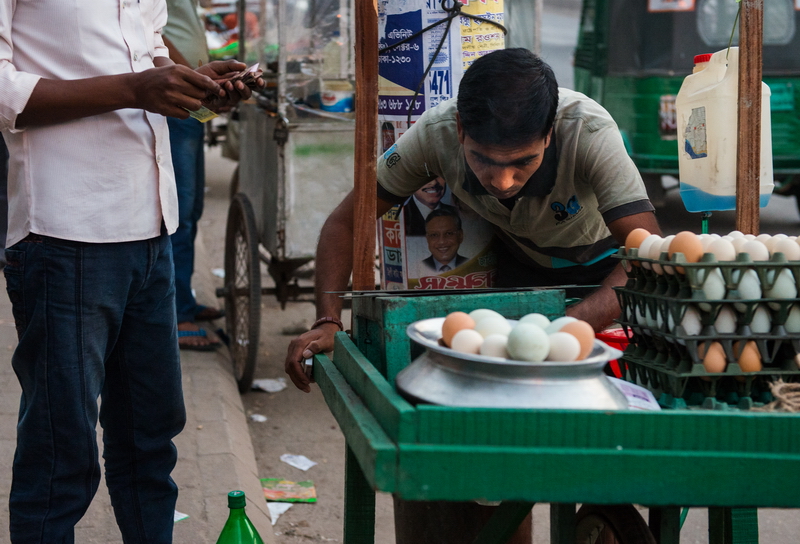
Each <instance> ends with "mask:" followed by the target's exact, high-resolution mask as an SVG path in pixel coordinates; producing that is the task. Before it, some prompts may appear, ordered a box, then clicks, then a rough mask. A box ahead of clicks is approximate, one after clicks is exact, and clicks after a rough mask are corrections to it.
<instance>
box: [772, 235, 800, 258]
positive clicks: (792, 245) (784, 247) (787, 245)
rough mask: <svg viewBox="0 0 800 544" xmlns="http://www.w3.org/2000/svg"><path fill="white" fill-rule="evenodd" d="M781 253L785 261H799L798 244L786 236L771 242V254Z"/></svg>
mask: <svg viewBox="0 0 800 544" xmlns="http://www.w3.org/2000/svg"><path fill="white" fill-rule="evenodd" d="M776 253H783V256H784V257H785V258H786V260H787V261H800V245H797V242H795V241H794V240H790V239H788V238H783V239H781V240H778V241H777V242H775V243H774V244H772V255H775V254H776Z"/></svg>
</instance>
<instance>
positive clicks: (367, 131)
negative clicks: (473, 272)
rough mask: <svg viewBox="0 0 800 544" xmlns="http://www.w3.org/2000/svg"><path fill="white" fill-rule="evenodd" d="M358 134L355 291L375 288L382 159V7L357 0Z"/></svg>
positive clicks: (369, 1)
mask: <svg viewBox="0 0 800 544" xmlns="http://www.w3.org/2000/svg"><path fill="white" fill-rule="evenodd" d="M355 5H356V17H355V24H356V42H355V49H356V50H355V57H356V93H355V98H356V103H355V109H356V134H355V173H354V176H353V191H354V196H355V208H354V211H355V213H354V217H353V231H354V233H355V240H354V242H353V290H354V291H365V290H372V289H374V288H375V232H376V230H375V214H376V211H375V202H376V179H377V178H376V167H377V159H378V4H377V2H376V1H375V0H356V3H355Z"/></svg>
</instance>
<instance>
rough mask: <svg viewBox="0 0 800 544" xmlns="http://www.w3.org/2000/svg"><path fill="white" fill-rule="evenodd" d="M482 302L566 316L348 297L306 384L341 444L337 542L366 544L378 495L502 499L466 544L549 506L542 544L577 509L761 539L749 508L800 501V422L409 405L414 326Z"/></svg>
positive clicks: (545, 308) (502, 300) (549, 294)
mask: <svg viewBox="0 0 800 544" xmlns="http://www.w3.org/2000/svg"><path fill="white" fill-rule="evenodd" d="M481 307H489V308H492V309H495V310H497V311H499V312H500V313H502V314H503V315H505V316H507V317H509V318H518V317H521V316H522V315H524V314H526V313H530V312H534V311H536V312H540V313H543V314H545V315H548V316H549V317H551V318H552V317H556V316H559V315H563V314H564V309H565V303H564V294H563V291H561V290H533V291H515V292H494V293H475V294H463V295H448V296H391V295H388V294H383V295H375V296H369V297H355V298H354V300H353V316H354V320H353V331H352V339H351V337H349V336H348V335H347V334H345V333H339V334H338V336H337V338H336V347H335V350H334V354H333V360H332V361H331V360H330V359H329V358H327V357H325V356H323V355H318V356H316V359H315V365H314V377H315V379H316V381H317V383H318V384H319V386H320V388H321V390H322V392H323V394H324V396H325V399H326V401H327V403H328V406H329V407H330V409H331V411H332V413H333V415H334V416H335V417H336V419H337V421H338V423H339V425H340V427H341V429H342V431H343V433H344V435H345V438H346V441H347V462H346V474H345V487H346V490H345V516H344V542H345V543H346V544H360V543H372V542H374V522H375V515H374V508H375V491H383V492H388V493H392V494H394V495H395V496H397V497H399V498H402V499H404V500H420V501H439V500H445V501H469V500H477V499H483V500H489V501H503V502H502V505H501V507H500V508H498V509H497V512H496V514H495V515H494V517H493V518H492V519H491V520H490V522H489V524H488V525H487V527H486V529H485V530H484V531H483V532H482V534H481V535H479V537H478V539H477V540H476V541H475V542H480V543H486V544H488V543H497V544H500V543H502V542H505V540H506V539H507V538H508V536H509V535H510V534H511V533H513V531H514V529H515V527H516V526H517V525H518V524H519V522H520V521H521V520H522V518H523V517H524V516H525V515H526V514H527V512H529V511H530V508H531V506H532V505H533V503H536V502H546V503H550V505H551V507H550V511H551V514H550V515H551V542H552V543H553V544H556V543H557V544H574V543H575V542H576V522H575V512H576V504H578V503H590V504H601V505H602V504H606V505H612V504H640V505H646V506H648V507H649V509H650V520H649V521H650V530H651V532H652V533H653V535H654V537H655V540H656V541H657V542H659V543H660V544H673V543H677V542H679V532H680V516H681V507H691V506H702V507H709V541H710V542H711V543H712V544H743V543H750V542H754V543H755V542H757V541H758V535H757V518H756V515H755V513H756V510H755V508H757V507H800V493H798V490H800V417H797V416H795V415H791V414H785V413H766V412H751V411H736V410H731V411H724V412H723V411H711V410H699V409H682V410H678V409H676V410H664V411H660V412H642V411H634V410H630V411H619V412H603V411H580V410H515V409H478V408H452V407H442V406H433V405H417V406H413V405H411V404H410V403H408V402H407V401H406V400H404V399H403V397H402V396H400V395H399V394H398V393H397V391H396V390H395V387H394V378H395V376H396V375H397V373H398V372H399V371H400V370H401V369H402V368H404V367H405V366H406V365H407V364H409V363H410V361H412V360H413V358H414V357H415V356H416V354H417V353H418V351H417V349H418V347H417V346H414V345H411V343H410V341H409V339H408V337H407V335H406V332H405V329H406V327H407V326H408V324H409V323H412V322H414V321H417V320H419V319H424V318H429V317H437V316H443V315H446V314H447V313H448V312H451V311H455V310H462V311H467V312H469V311H471V310H473V309H476V308H481Z"/></svg>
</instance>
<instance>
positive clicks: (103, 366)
mask: <svg viewBox="0 0 800 544" xmlns="http://www.w3.org/2000/svg"><path fill="white" fill-rule="evenodd" d="M166 20H167V9H166V4H165V2H164V0H123V1H121V2H93V1H90V0H73V1H69V2H64V1H63V0H36V1H31V0H0V130H2V132H3V136H4V138H5V140H6V143H7V144H8V147H9V151H10V155H11V157H12V159H11V163H10V171H9V190H8V192H9V232H8V244H7V248H8V249H7V251H6V258H7V260H8V261H9V264H8V265H7V266H6V268H5V274H6V287H7V290H8V294H9V298H10V299H11V301H12V304H13V312H14V318H15V323H16V327H17V332H18V335H19V344H18V346H17V349H16V351H15V352H14V356H13V359H12V364H13V366H14V370H15V372H16V374H17V376H18V378H19V381H20V385H21V386H22V400H21V402H20V414H19V423H18V426H17V451H16V455H15V458H14V474H13V482H12V486H11V494H10V500H9V511H10V528H11V541H12V542H14V543H17V542H20V543H22V542H24V543H26V544H28V543H35V542H40V543H48V544H51V543H62V542H63V543H68V542H73V541H74V526H75V524H76V523H77V521H78V520H79V519H80V518H81V517H82V516H83V514H84V513H85V511H86V509H87V508H88V506H89V504H90V503H91V500H92V497H93V496H94V493H95V492H96V490H97V486H98V483H99V478H100V471H101V467H100V464H99V462H98V451H97V441H96V436H95V426H96V423H97V420H98V406H97V399H98V397H102V402H101V404H100V410H99V420H100V422H101V424H102V426H103V442H104V448H103V457H104V459H105V474H106V483H107V486H108V489H109V494H110V495H111V502H112V505H113V507H114V511H115V515H116V518H117V523H118V525H119V527H120V530H121V532H122V535H123V538H124V540H125V542H126V543H134V542H135V543H148V544H153V543H168V542H171V541H172V526H173V511H174V506H175V500H176V498H177V487H176V485H175V483H174V482H173V481H172V479H171V477H170V473H171V471H172V468H173V467H174V465H175V462H176V458H177V455H176V452H175V447H174V445H173V444H172V438H173V437H174V436H175V435H177V434H178V433H179V432H180V431H181V429H182V428H183V425H184V421H185V411H184V406H183V398H182V392H181V378H180V365H179V357H178V344H177V334H176V314H175V299H174V293H175V287H174V271H173V265H172V253H171V246H170V243H169V234H170V233H172V232H174V230H175V227H176V224H177V199H176V196H175V181H174V176H173V171H172V163H171V160H170V147H169V135H168V130H167V124H166V119H165V117H164V116H165V115H168V116H173V117H178V118H186V117H187V116H188V115H189V114H188V111H197V110H199V109H200V108H201V107H202V105H203V104H202V103H203V100H204V99H205V98H206V97H208V96H211V95H217V96H218V97H220V99H217V100H215V101H214V103H215V104H220V105H227V104H229V103H230V102H231V101H234V100H237V99H239V98H241V97H247V96H249V95H250V91H249V90H248V89H246V88H245V87H244V86H243V85H242V84H241V83H240V82H239V83H236V84H235V85H234V84H231V83H230V82H229V81H224V79H225V78H226V77H227V76H229V75H230V74H231V73H233V72H235V71H240V70H242V69H244V67H245V66H244V64H242V63H238V62H235V61H227V62H218V63H211V64H209V65H206V66H203V67H201V68H198V69H197V70H192V69H190V68H187V67H185V66H178V65H175V64H174V63H173V62H172V61H171V60H169V58H168V54H167V49H166V47H165V46H164V42H163V40H162V38H161V34H160V32H161V28H162V27H163V26H164V24H165V23H166ZM260 83H262V84H263V82H260ZM187 110H188V111H187Z"/></svg>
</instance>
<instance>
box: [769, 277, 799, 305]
mask: <svg viewBox="0 0 800 544" xmlns="http://www.w3.org/2000/svg"><path fill="white" fill-rule="evenodd" d="M770 272H773V274H774V272H775V271H774V270H771V271H770ZM769 279H772V278H769ZM796 297H797V284H796V283H795V281H794V276H793V275H792V271H791V270H789V269H788V268H784V269H782V270H780V271H779V272H778V276H777V277H776V278H775V281H774V282H773V283H772V288H770V289H766V290H765V291H764V298H777V299H782V300H785V299H787V298H796ZM768 304H769V307H770V308H772V309H773V310H779V309H780V307H781V305H780V303H778V302H769V303H768Z"/></svg>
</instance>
